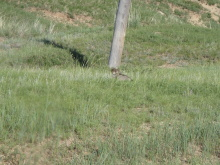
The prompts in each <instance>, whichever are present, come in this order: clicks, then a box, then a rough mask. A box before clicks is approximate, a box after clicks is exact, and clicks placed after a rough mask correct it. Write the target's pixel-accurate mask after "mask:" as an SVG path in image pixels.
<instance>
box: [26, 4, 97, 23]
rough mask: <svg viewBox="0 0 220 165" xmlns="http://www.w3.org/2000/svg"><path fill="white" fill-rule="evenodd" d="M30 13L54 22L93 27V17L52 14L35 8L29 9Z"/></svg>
mask: <svg viewBox="0 0 220 165" xmlns="http://www.w3.org/2000/svg"><path fill="white" fill-rule="evenodd" d="M27 11H28V12H36V13H39V14H42V15H43V16H45V17H47V18H50V19H52V20H54V21H57V22H61V23H65V24H71V25H74V26H79V25H80V24H85V25H86V26H89V27H91V26H92V24H91V22H92V20H93V19H92V17H91V16H88V15H85V14H78V15H77V14H73V15H72V16H70V15H69V14H66V13H62V12H51V11H48V10H42V9H38V8H35V7H32V8H29V9H27Z"/></svg>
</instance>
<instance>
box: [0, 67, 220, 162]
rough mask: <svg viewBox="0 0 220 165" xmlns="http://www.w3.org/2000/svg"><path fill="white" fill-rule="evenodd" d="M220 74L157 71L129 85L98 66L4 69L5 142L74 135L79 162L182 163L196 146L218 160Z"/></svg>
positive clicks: (213, 69) (139, 76)
mask: <svg viewBox="0 0 220 165" xmlns="http://www.w3.org/2000/svg"><path fill="white" fill-rule="evenodd" d="M218 70H219V67H217V66H212V67H204V68H201V67H198V68H188V69H187V68H186V69H179V70H169V69H166V70H163V69H155V70H148V71H145V72H144V73H133V78H134V82H132V83H130V82H127V83H124V82H117V81H115V80H112V79H109V76H110V75H109V74H108V73H106V72H100V71H97V70H93V69H87V70H82V69H81V68H75V69H67V70H62V69H52V70H39V69H18V70H15V69H10V70H8V69H1V75H2V76H1V86H0V88H1V97H2V99H1V104H0V105H1V120H0V121H1V124H0V125H1V131H0V132H1V141H2V142H4V143H7V141H8V139H9V138H10V139H11V140H12V139H13V142H14V143H15V144H17V143H19V144H23V143H27V142H31V143H36V142H38V141H42V140H43V139H48V138H50V137H53V139H59V138H62V137H69V136H70V137H71V136H73V137H74V139H75V138H77V139H79V141H81V142H79V144H78V143H77V142H76V143H74V142H73V143H71V146H70V148H71V147H74V146H75V145H79V146H78V147H79V150H80V151H78V152H79V153H78V154H79V155H75V156H77V157H76V158H75V157H72V161H77V162H78V163H79V164H81V163H83V162H84V163H85V164H87V163H91V162H96V163H97V164H101V163H99V162H102V161H103V159H104V158H105V159H106V160H105V163H106V164H109V163H111V164H112V163H113V164H114V163H116V164H117V163H119V162H120V161H122V162H123V163H128V164H133V163H135V162H136V163H137V162H139V163H143V162H145V161H153V162H158V161H159V162H161V161H162V162H166V161H168V162H169V161H171V162H172V161H174V160H173V159H175V161H177V160H178V161H181V159H182V156H184V155H185V156H187V155H188V154H190V153H188V152H189V151H188V150H190V147H189V145H191V144H192V145H196V146H198V147H199V148H201V149H200V150H199V154H205V159H208V157H209V156H208V155H209V154H208V153H211V154H212V155H216V156H215V157H214V159H213V160H211V161H217V160H218V157H217V156H218V153H219V130H220V129H219V127H220V125H219V119H220V116H219V113H218V107H219V102H218V100H219V92H218V90H219V89H220V87H219V85H218V82H219V72H218ZM39 103H40V104H39ZM170 118H172V120H170ZM144 126H145V127H146V128H145V127H144ZM147 126H148V127H149V128H148V127H147ZM148 129H149V130H148ZM92 139H94V140H92ZM100 140H101V141H100ZM55 141H56V140H55ZM4 143H3V144H4ZM54 145H55V146H56V143H55V142H54ZM84 145H85V146H84ZM87 145H88V147H86V146H87ZM90 145H91V146H90ZM57 147H58V148H59V147H61V146H59V145H58V146H57ZM63 149H64V150H66V147H64V146H63ZM74 150H75V149H73V151H72V152H75V151H74ZM77 150H78V148H77ZM84 150H86V151H85V152H87V155H86V157H88V159H87V158H85V155H84V154H83V152H84ZM87 150H88V151H87ZM96 150H97V151H96ZM168 151H169V152H168ZM20 152H21V151H20ZM65 152H67V151H65ZM80 152H82V153H80ZM96 152H98V153H96ZM200 152H201V153H200ZM18 154H20V153H18ZM182 154H183V155H182ZM191 154H193V153H191ZM181 155H182V156H181ZM68 156H70V155H68ZM200 156H201V155H193V158H192V159H194V158H196V157H200ZM52 161H53V160H52ZM60 161H63V160H60ZM188 161H189V160H188ZM190 161H191V160H190ZM86 162H87V163H86ZM132 162H133V163H132Z"/></svg>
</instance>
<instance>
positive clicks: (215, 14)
mask: <svg viewBox="0 0 220 165" xmlns="http://www.w3.org/2000/svg"><path fill="white" fill-rule="evenodd" d="M192 1H193V2H197V3H199V4H200V5H201V6H202V7H203V8H204V9H206V10H208V11H209V12H210V13H211V16H212V19H213V20H215V21H217V22H218V21H219V18H220V8H218V7H217V5H213V6H210V5H208V4H206V3H204V2H201V1H199V0H192Z"/></svg>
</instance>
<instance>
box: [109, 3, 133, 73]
mask: <svg viewBox="0 0 220 165" xmlns="http://www.w3.org/2000/svg"><path fill="white" fill-rule="evenodd" d="M130 7H131V0H120V1H119V5H118V11H117V16H116V21H115V30H114V37H113V41H112V47H111V53H110V57H109V67H110V69H116V70H117V69H118V68H119V66H120V64H121V56H122V52H123V48H124V41H125V34H126V28H127V24H128V17H129V10H130Z"/></svg>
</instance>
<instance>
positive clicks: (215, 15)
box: [168, 0, 220, 27]
mask: <svg viewBox="0 0 220 165" xmlns="http://www.w3.org/2000/svg"><path fill="white" fill-rule="evenodd" d="M191 1H192V2H195V3H198V4H199V5H201V6H202V7H203V8H204V10H206V11H208V12H209V13H210V14H211V18H212V19H213V20H215V21H216V22H218V21H219V19H220V8H218V7H217V5H213V6H210V5H208V4H207V3H206V2H205V1H200V0H191ZM168 5H169V7H170V9H171V10H172V12H173V13H174V12H175V10H179V11H182V12H185V13H188V18H187V21H188V22H189V23H191V24H192V25H196V26H201V27H206V26H205V23H204V22H203V21H202V14H203V13H204V12H205V11H204V10H203V11H201V12H200V13H196V12H193V11H190V10H188V9H183V8H181V7H179V6H176V5H174V4H172V3H168Z"/></svg>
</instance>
